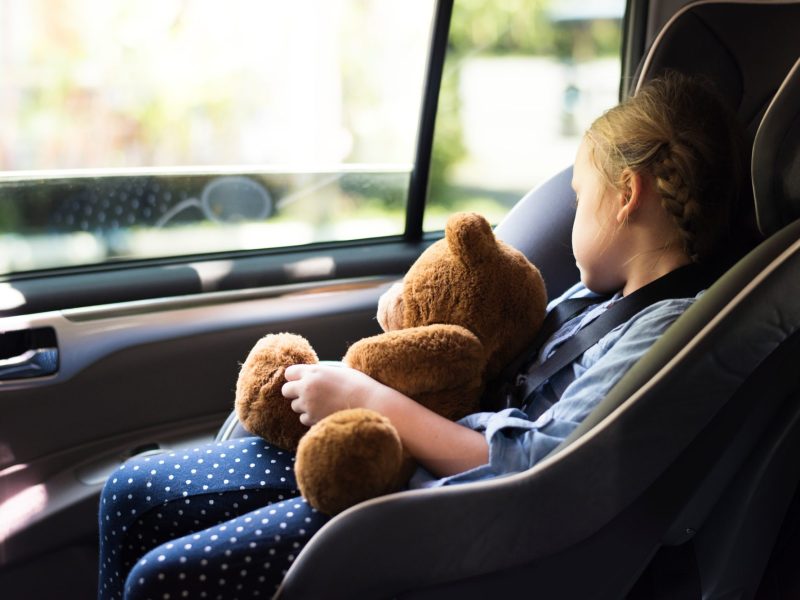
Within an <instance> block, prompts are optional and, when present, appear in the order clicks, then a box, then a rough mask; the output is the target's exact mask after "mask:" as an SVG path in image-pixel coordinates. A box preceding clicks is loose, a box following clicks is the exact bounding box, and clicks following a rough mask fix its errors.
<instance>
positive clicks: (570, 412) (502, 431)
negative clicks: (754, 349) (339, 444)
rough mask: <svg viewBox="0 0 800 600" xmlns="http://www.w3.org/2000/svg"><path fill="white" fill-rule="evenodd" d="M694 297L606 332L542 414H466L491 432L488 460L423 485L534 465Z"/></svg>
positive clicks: (659, 306)
mask: <svg viewBox="0 0 800 600" xmlns="http://www.w3.org/2000/svg"><path fill="white" fill-rule="evenodd" d="M693 301H694V299H693V298H690V299H681V300H665V301H662V302H658V303H656V304H654V305H652V306H650V307H648V308H646V309H644V310H642V311H640V312H639V313H638V314H637V315H636V316H634V317H633V318H632V319H631V320H629V321H628V322H627V323H624V324H622V325H620V326H618V327H617V328H615V329H614V330H612V331H611V332H609V333H608V334H606V335H605V336H604V337H603V338H601V339H600V341H599V342H598V343H597V344H595V345H594V346H593V347H592V348H590V349H589V350H587V351H586V352H585V353H584V355H583V356H582V357H580V358H579V359H578V360H577V361H575V363H573V365H572V366H571V367H565V368H566V369H570V368H572V369H573V370H574V374H575V379H574V380H573V381H572V382H571V383H570V384H569V385H568V386H567V387H566V388H565V390H564V393H563V395H562V396H561V399H560V400H559V401H558V402H556V403H555V404H554V405H553V406H551V407H550V408H549V409H548V410H546V411H545V412H544V413H542V414H541V416H539V417H538V418H537V419H535V420H531V419H529V418H528V416H527V415H526V414H525V413H524V412H523V411H521V410H518V409H506V410H502V411H500V412H497V413H488V412H487V413H477V414H474V415H470V416H468V417H465V418H464V419H462V420H461V421H460V423H461V424H463V425H465V426H467V427H470V428H471V429H474V430H476V431H481V432H483V433H484V435H485V436H486V440H487V442H488V443H489V462H488V464H486V465H482V466H480V467H477V468H475V469H472V470H470V471H466V472H464V473H460V474H458V475H454V476H452V477H447V478H444V479H441V480H435V481H434V480H432V479H431V480H428V481H423V480H422V479H418V482H417V485H418V486H424V487H430V486H438V485H446V484H450V483H461V482H466V481H475V480H479V479H486V478H488V477H497V476H500V475H506V474H511V473H516V472H520V471H524V470H526V469H528V468H530V467H532V466H533V465H535V464H536V463H537V462H539V461H540V460H542V459H543V458H544V457H545V456H547V455H548V454H549V453H550V452H552V451H553V449H555V448H556V446H558V445H559V444H560V443H561V442H563V441H564V440H565V439H566V438H567V436H569V435H570V434H571V433H572V432H573V431H574V430H575V428H576V427H577V426H578V425H579V424H580V423H581V421H583V419H584V418H585V417H586V416H587V415H588V414H589V412H591V411H592V409H594V407H595V406H597V404H598V403H599V402H600V401H601V400H602V399H603V398H604V397H605V396H606V394H607V393H608V392H609V390H610V389H611V388H612V387H614V385H615V384H616V383H617V382H618V381H619V380H620V379H621V378H622V376H623V375H624V374H625V373H626V372H627V371H628V369H630V368H631V367H632V366H633V364H634V363H636V361H638V360H639V358H641V357H642V355H643V354H644V353H645V352H647V350H648V349H649V348H650V346H652V345H653V343H655V341H656V340H657V339H658V338H659V337H661V335H662V334H663V333H664V331H666V329H667V328H668V327H669V326H670V325H671V324H672V323H673V322H674V321H675V320H676V319H677V318H678V317H679V316H680V315H681V314H682V313H683V312H684V311H685V310H686V309H687V308H688V307H689V306H690V305H691V303H692V302H693Z"/></svg>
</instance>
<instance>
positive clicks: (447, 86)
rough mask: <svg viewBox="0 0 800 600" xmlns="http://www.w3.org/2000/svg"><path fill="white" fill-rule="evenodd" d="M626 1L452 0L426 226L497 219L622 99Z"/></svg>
mask: <svg viewBox="0 0 800 600" xmlns="http://www.w3.org/2000/svg"><path fill="white" fill-rule="evenodd" d="M624 10H625V2H624V0H599V1H592V2H585V1H579V0H578V1H576V0H551V1H549V2H518V1H516V0H503V1H498V0H463V1H457V2H455V4H454V7H453V14H452V19H451V26H450V37H449V43H448V52H447V56H446V59H445V64H444V73H443V76H442V84H441V91H440V94H439V105H438V111H437V116H436V126H435V132H434V142H433V155H432V156H433V158H432V163H431V175H430V184H429V188H430V192H429V196H428V201H427V206H426V211H425V220H424V228H425V229H426V230H436V229H441V228H442V226H443V224H444V222H445V220H446V218H447V215H448V214H449V213H451V212H453V211H455V210H477V211H479V212H481V213H483V214H485V215H486V216H487V217H488V218H490V219H491V220H492V221H494V222H498V221H499V220H500V219H501V218H502V217H503V215H504V214H505V213H506V212H507V211H508V210H509V208H510V207H511V206H513V204H514V203H515V202H516V201H517V200H519V199H520V198H521V197H522V196H523V195H524V194H525V193H526V192H528V191H529V190H530V189H532V188H533V187H535V186H536V185H538V184H539V183H541V182H543V181H544V180H546V179H547V178H549V177H551V176H552V175H553V174H555V173H557V172H559V171H560V170H562V169H564V168H565V167H567V166H569V165H570V164H572V161H573V159H574V157H575V152H576V150H577V148H578V144H579V142H580V138H581V136H582V134H583V132H584V131H585V130H586V129H587V127H588V126H589V124H590V123H591V121H592V119H594V118H595V117H597V116H598V115H599V114H600V113H601V112H602V111H603V110H605V109H607V108H610V107H611V106H613V105H614V104H616V103H617V101H618V96H619V79H620V62H621V61H620V56H621V51H620V50H621V30H622V17H623V13H624Z"/></svg>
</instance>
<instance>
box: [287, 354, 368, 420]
mask: <svg viewBox="0 0 800 600" xmlns="http://www.w3.org/2000/svg"><path fill="white" fill-rule="evenodd" d="M285 376H286V383H285V384H283V387H282V388H281V393H282V394H283V396H284V397H285V398H287V399H289V400H291V401H292V410H293V411H294V412H296V413H298V414H299V415H300V422H301V423H302V424H303V425H307V426H311V425H313V424H314V423H316V422H317V421H320V420H322V419H324V418H325V417H327V416H328V415H329V414H331V413H334V412H337V411H340V410H344V409H346V408H360V407H362V406H364V402H365V400H366V399H367V398H368V397H369V395H370V393H371V391H373V390H375V389H376V388H378V387H383V386H382V384H380V383H378V382H377V381H375V380H374V379H372V378H371V377H369V376H368V375H365V374H364V373H362V372H361V371H356V370H355V369H351V368H349V367H340V366H332V365H319V364H314V365H292V366H290V367H287V368H286V372H285Z"/></svg>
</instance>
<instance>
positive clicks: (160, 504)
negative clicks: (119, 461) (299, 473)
mask: <svg viewBox="0 0 800 600" xmlns="http://www.w3.org/2000/svg"><path fill="white" fill-rule="evenodd" d="M327 520H328V517H326V516H325V515H323V514H322V513H318V512H317V511H316V510H314V509H313V508H311V506H309V505H308V504H307V503H306V501H305V500H304V499H303V498H302V497H300V495H299V492H298V490H297V485H296V482H295V479H294V455H293V454H292V453H290V452H286V451H283V450H279V449H278V448H276V447H274V446H270V445H269V444H267V443H266V442H265V441H264V440H262V439H261V438H253V437H250V438H241V439H236V440H230V441H226V442H222V443H214V444H208V445H205V446H201V447H198V448H194V449H191V450H185V451H180V452H172V453H162V454H154V455H150V456H144V457H135V458H132V459H130V460H128V461H127V462H125V464H123V465H122V466H120V468H119V469H118V470H117V471H115V472H114V473H113V474H112V475H111V476H110V477H109V479H108V481H107V482H106V485H105V487H104V489H103V493H102V495H101V498H100V579H99V598H100V599H101V600H106V599H109V598H123V597H124V598H126V599H129V600H134V599H136V600H138V599H145V598H151V599H153V600H162V599H163V600H167V599H176V598H211V599H214V598H218V599H224V600H228V599H232V598H258V597H262V598H270V597H271V596H272V595H273V593H274V592H275V590H276V589H277V587H278V586H279V585H280V582H281V580H282V579H283V576H284V575H285V574H286V571H287V570H288V569H289V566H290V565H291V563H292V561H293V560H294V558H295V556H296V555H297V553H298V552H299V551H300V550H301V549H302V547H303V545H305V543H306V542H307V541H308V539H309V538H310V537H311V535H312V534H313V533H315V532H316V531H317V530H318V529H319V528H320V527H322V525H323V524H325V522H327Z"/></svg>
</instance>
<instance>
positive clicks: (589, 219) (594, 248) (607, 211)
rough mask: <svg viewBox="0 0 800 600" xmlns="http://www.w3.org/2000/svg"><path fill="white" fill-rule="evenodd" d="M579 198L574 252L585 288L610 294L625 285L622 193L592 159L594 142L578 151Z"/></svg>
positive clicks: (575, 171)
mask: <svg viewBox="0 0 800 600" xmlns="http://www.w3.org/2000/svg"><path fill="white" fill-rule="evenodd" d="M572 188H573V189H574V190H575V193H576V194H577V198H578V206H577V209H576V212H575V222H574V223H573V225H572V252H573V254H574V255H575V262H576V264H577V265H578V269H579V270H580V273H581V281H582V282H583V284H584V285H585V286H586V287H588V288H589V289H590V290H592V291H594V292H600V293H608V292H614V291H616V290H619V289H621V288H622V287H623V286H624V285H625V280H624V276H623V268H624V265H625V261H626V253H625V247H624V243H623V241H622V240H621V239H619V236H618V235H617V229H618V223H617V220H616V215H617V212H618V211H619V206H620V205H621V202H622V196H623V194H622V192H621V191H620V190H618V189H616V188H614V187H612V186H610V185H608V183H606V180H605V178H604V177H603V175H602V174H601V173H600V171H599V170H598V169H597V167H595V165H594V163H593V162H592V158H591V142H590V141H588V140H586V139H585V138H584V140H583V142H581V145H580V148H578V155H577V157H576V158H575V166H574V168H573V175H572Z"/></svg>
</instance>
